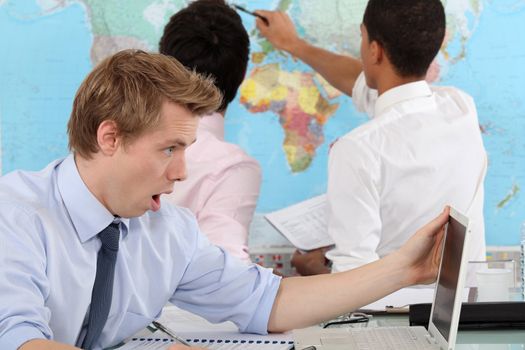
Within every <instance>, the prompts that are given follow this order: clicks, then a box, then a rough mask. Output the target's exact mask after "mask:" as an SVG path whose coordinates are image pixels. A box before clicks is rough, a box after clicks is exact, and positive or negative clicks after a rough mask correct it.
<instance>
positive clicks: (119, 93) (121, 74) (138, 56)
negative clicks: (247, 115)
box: [67, 50, 222, 159]
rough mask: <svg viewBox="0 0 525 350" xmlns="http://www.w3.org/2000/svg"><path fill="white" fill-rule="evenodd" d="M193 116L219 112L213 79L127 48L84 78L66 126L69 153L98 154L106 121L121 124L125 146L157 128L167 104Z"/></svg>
mask: <svg viewBox="0 0 525 350" xmlns="http://www.w3.org/2000/svg"><path fill="white" fill-rule="evenodd" d="M166 100H167V101H170V102H174V103H176V104H179V105H181V106H183V107H185V108H187V109H188V110H189V111H190V112H191V113H193V114H194V115H203V114H207V113H211V112H213V111H215V110H217V109H218V108H219V106H220V105H221V101H222V97H221V94H220V92H219V90H218V89H217V88H216V87H215V85H214V84H213V80H211V79H210V78H206V77H203V76H201V75H199V74H197V73H195V72H191V71H188V70H187V69H186V68H185V67H184V66H183V65H182V64H181V63H179V61H177V60H176V59H175V58H173V57H168V56H164V55H161V54H154V53H147V52H144V51H140V50H124V51H120V52H118V53H116V54H115V55H113V56H111V57H108V58H106V59H105V60H103V61H102V62H101V63H100V64H99V65H97V66H96V67H95V69H93V71H92V72H91V73H90V74H89V75H88V76H87V77H86V79H84V81H83V82H82V84H81V85H80V88H79V89H78V91H77V94H76V96H75V101H74V103H73V111H72V112H71V117H70V119H69V122H68V124H67V131H68V135H69V149H70V150H71V151H74V152H77V153H78V154H80V155H81V156H82V157H84V158H87V159H89V158H91V156H92V154H93V153H96V152H98V150H99V148H98V143H97V130H98V127H99V125H100V123H102V122H103V121H105V120H112V121H114V122H115V123H116V124H117V128H118V133H119V135H120V136H122V137H123V141H124V143H127V142H129V141H131V140H133V139H134V138H136V137H137V136H139V135H140V134H141V133H143V132H144V131H146V130H148V129H150V128H153V127H155V126H157V125H158V124H159V122H160V110H161V107H162V103H163V102H164V101H166Z"/></svg>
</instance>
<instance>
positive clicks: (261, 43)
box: [0, 0, 525, 245]
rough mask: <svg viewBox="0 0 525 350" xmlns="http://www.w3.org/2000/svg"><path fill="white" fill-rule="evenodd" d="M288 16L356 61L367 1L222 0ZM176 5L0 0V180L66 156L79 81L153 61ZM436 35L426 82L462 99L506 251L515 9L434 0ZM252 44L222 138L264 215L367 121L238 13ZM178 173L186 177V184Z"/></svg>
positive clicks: (312, 183) (523, 120) (516, 116)
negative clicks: (134, 58)
mask: <svg viewBox="0 0 525 350" xmlns="http://www.w3.org/2000/svg"><path fill="white" fill-rule="evenodd" d="M234 2H235V3H236V4H239V5H242V6H244V7H246V8H248V9H250V10H256V9H268V10H275V9H278V10H281V11H285V12H287V13H288V14H289V15H290V16H291V18H292V19H293V21H294V23H295V25H296V27H297V30H298V32H299V34H300V35H301V36H302V37H304V38H305V39H306V40H308V41H309V42H311V43H313V44H315V45H317V46H321V47H324V48H326V49H328V50H331V51H334V52H339V53H345V54H350V55H353V56H357V55H358V52H359V44H360V34H359V25H360V23H361V20H362V15H363V12H364V9H365V6H366V3H367V1H366V0H330V1H309V0H280V1H271V0H250V1H247V0H245V1H234ZM186 3H187V2H186V1H184V0H140V1H130V2H121V1H116V0H111V1H110V0H28V1H10V0H0V33H2V35H0V48H1V54H0V77H1V78H0V79H1V82H2V83H1V84H0V154H1V157H0V172H1V173H4V174H5V173H7V172H9V171H12V170H15V169H27V170H38V169H41V168H42V167H43V166H45V165H46V164H47V163H48V162H50V161H51V160H53V159H55V158H58V157H63V156H64V155H66V154H67V152H68V151H67V135H66V123H67V120H68V118H69V113H70V111H71V105H72V101H73V98H74V94H75V92H76V90H77V88H78V86H79V85H80V82H81V81H82V79H83V78H84V77H85V76H86V74H87V73H88V72H89V71H90V70H91V69H92V67H93V66H94V65H95V64H97V63H98V62H100V61H101V60H102V59H103V58H105V57H107V56H108V55H111V54H112V53H114V52H117V51H119V50H121V49H125V48H139V49H143V50H148V51H156V50H157V45H158V41H159V38H160V36H161V34H162V30H163V27H164V25H165V23H166V22H167V21H168V20H169V18H170V17H171V15H172V14H173V13H174V12H176V11H178V10H179V9H181V8H182V7H184V6H185V5H186ZM443 4H444V5H445V9H446V13H447V35H446V39H445V42H444V44H443V47H442V49H441V51H440V53H439V54H438V56H437V57H436V59H435V61H434V63H433V64H432V66H431V69H430V70H429V72H428V74H427V80H428V81H430V82H432V83H434V84H439V85H454V86H457V87H459V88H461V89H462V90H464V91H466V92H467V93H469V94H470V95H472V96H473V97H474V100H475V101H476V104H477V107H478V113H479V121H480V128H481V130H482V133H483V138H484V143H485V147H486V149H487V151H488V154H489V170H488V174H487V179H486V182H485V188H486V193H485V220H486V235H487V242H488V244H490V245H511V244H517V243H518V239H519V227H520V225H521V223H522V222H523V221H525V196H524V195H523V186H524V183H525V138H524V136H525V104H524V102H523V98H522V93H521V90H522V85H523V82H524V81H525V68H524V67H523V62H524V58H525V41H524V40H518V39H517V36H519V35H521V34H520V33H524V32H525V0H446V1H445V0H444V1H443ZM241 17H242V18H243V22H244V24H245V27H246V28H247V30H248V32H249V33H250V39H251V60H250V64H249V67H248V73H247V76H246V79H245V82H244V83H243V85H242V86H241V88H240V91H239V94H238V96H237V98H236V100H235V101H234V102H233V103H232V104H231V105H230V107H229V108H228V111H227V114H226V138H227V140H228V141H230V142H233V143H237V144H239V145H240V146H241V147H242V148H244V149H245V150H246V151H247V152H248V153H249V154H250V155H252V156H254V157H255V158H256V159H257V160H258V161H259V162H260V164H261V166H262V169H263V184H262V189H261V196H260V200H259V204H258V207H257V212H258V213H265V212H269V211H273V210H276V209H280V208H282V207H285V206H288V205H291V204H294V203H296V202H298V201H301V200H304V199H307V198H310V197H313V196H315V195H318V194H321V193H323V192H324V191H325V190H326V167H327V159H328V151H329V147H330V144H331V143H333V142H334V141H335V140H337V138H338V137H340V136H342V135H344V134H345V133H347V132H349V131H350V130H352V129H353V128H355V127H356V126H358V125H360V124H362V123H364V122H366V120H367V117H366V115H363V114H360V113H358V112H356V110H355V109H354V107H353V105H352V101H351V99H350V98H348V97H347V96H344V95H343V94H341V93H340V92H339V91H337V90H336V89H334V88H333V87H331V86H330V85H329V84H328V83H327V82H326V81H324V79H322V77H321V76H319V75H318V74H317V73H316V72H314V71H313V70H312V69H311V68H309V67H308V66H306V65H305V64H303V63H301V62H300V61H297V60H295V59H294V58H293V57H291V56H289V55H287V54H285V53H283V52H280V51H278V50H275V49H274V48H273V47H272V45H271V44H270V43H269V42H267V41H266V40H265V39H264V38H262V37H260V36H259V35H258V32H257V30H256V29H255V22H254V19H253V17H251V16H249V15H246V14H243V13H241ZM190 176H191V174H190Z"/></svg>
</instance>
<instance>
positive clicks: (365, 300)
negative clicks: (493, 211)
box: [268, 208, 448, 332]
mask: <svg viewBox="0 0 525 350" xmlns="http://www.w3.org/2000/svg"><path fill="white" fill-rule="evenodd" d="M447 220H448V208H447V209H445V210H444V211H443V212H442V213H441V214H440V215H439V216H438V217H437V218H435V219H434V220H433V221H431V222H430V223H428V224H427V225H425V226H424V227H423V228H421V229H420V230H419V231H418V232H417V233H416V234H415V235H414V236H412V238H410V239H409V240H408V241H407V243H405V244H404V245H403V246H402V247H401V248H400V249H399V250H398V251H396V252H394V253H392V254H390V255H389V256H387V257H385V258H383V259H381V260H378V261H375V262H373V263H371V264H367V265H364V266H362V267H360V268H357V269H354V270H350V271H346V272H341V273H334V274H329V275H317V276H310V277H292V278H287V279H284V280H283V281H282V282H281V286H280V287H279V291H278V294H277V297H276V299H275V302H274V304H273V308H272V312H271V314H270V320H269V322H268V330H269V331H271V332H282V331H287V330H290V329H294V328H301V327H306V326H310V325H312V324H316V323H319V322H322V321H324V320H327V319H330V318H333V317H336V316H338V315H341V314H343V313H345V312H349V311H352V310H355V309H357V308H359V307H361V306H363V305H366V304H369V303H371V302H373V301H375V300H378V299H380V298H382V297H384V296H385V295H388V294H390V293H392V292H394V291H396V290H398V289H400V288H403V287H406V286H409V285H412V284H420V283H431V282H432V281H434V280H435V279H436V276H437V271H438V268H439V261H440V257H441V251H442V244H443V233H444V227H445V226H444V225H445V224H446V222H447ZM327 296H329V297H327ZM304 305H309V307H308V308H305V307H304Z"/></svg>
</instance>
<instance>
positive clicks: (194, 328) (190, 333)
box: [118, 305, 293, 350]
mask: <svg viewBox="0 0 525 350" xmlns="http://www.w3.org/2000/svg"><path fill="white" fill-rule="evenodd" d="M159 321H160V322H161V323H163V324H164V325H165V326H167V327H168V328H170V329H171V330H172V331H173V332H174V333H175V334H177V335H178V336H179V337H181V338H183V339H184V340H186V341H187V342H189V343H190V344H192V345H195V346H199V347H205V348H207V349H212V350H213V349H220V350H223V349H224V350H227V349H243V350H244V349H247V350H251V349H253V350H255V349H268V350H286V349H289V348H290V347H291V346H292V345H293V336H292V334H291V333H284V334H269V335H259V334H241V333H239V331H238V329H237V326H235V325H234V324H233V323H231V322H223V323H219V324H212V323H210V322H208V321H206V320H205V319H203V318H202V317H199V316H197V315H194V314H192V313H189V312H187V311H184V310H181V309H179V308H177V307H175V306H173V305H169V306H166V307H165V308H164V309H163V312H162V316H161V317H160V319H159ZM172 344H174V342H173V340H172V339H171V338H169V337H168V336H166V335H165V334H163V333H160V332H159V331H156V332H153V333H151V331H149V330H147V329H146V330H144V331H142V332H140V333H139V334H136V335H135V336H133V337H131V338H130V339H128V340H127V342H125V344H124V345H123V346H122V347H119V348H118V350H130V349H137V350H139V349H140V350H142V349H144V350H153V349H167V348H168V346H170V345H172Z"/></svg>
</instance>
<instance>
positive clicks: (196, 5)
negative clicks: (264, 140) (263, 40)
mask: <svg viewBox="0 0 525 350" xmlns="http://www.w3.org/2000/svg"><path fill="white" fill-rule="evenodd" d="M159 51H160V53H163V54H165V55H169V56H173V57H175V58H176V59H177V60H179V61H180V62H181V63H182V64H184V65H185V66H186V67H187V68H189V69H192V70H195V71H197V72H198V73H201V74H203V75H207V76H208V75H209V76H212V77H213V79H214V82H215V86H217V88H219V90H220V91H221V93H222V95H223V102H222V104H221V106H220V107H219V110H218V111H217V112H215V113H212V114H209V115H207V116H204V117H203V118H201V121H200V123H199V128H198V130H197V141H196V142H195V143H194V144H193V145H191V147H189V148H188V152H187V154H186V157H187V166H188V173H189V174H190V176H189V178H188V180H186V181H183V182H179V183H176V184H175V187H174V191H173V193H172V194H170V195H168V196H166V199H167V200H168V201H169V202H171V203H173V204H176V205H180V206H183V207H187V208H189V209H190V210H191V211H192V212H193V213H194V214H195V216H196V217H197V220H198V222H199V227H200V229H201V230H202V232H204V233H205V234H206V236H208V239H209V240H210V241H211V242H212V243H214V244H216V245H218V246H219V247H221V248H224V249H225V250H226V251H228V252H229V253H231V254H232V255H233V256H236V257H237V258H239V259H241V260H242V261H244V262H246V263H250V262H251V260H250V256H249V252H248V229H249V227H250V223H251V221H252V218H253V213H254V211H255V206H256V205H257V198H258V197H259V190H260V186H261V179H262V174H261V167H260V166H259V163H258V162H257V160H256V159H254V158H252V157H250V156H249V155H248V154H246V152H245V151H244V150H243V149H242V148H240V147H239V146H238V145H235V144H232V143H228V142H226V141H225V140H224V116H225V114H226V110H227V108H228V105H229V103H230V102H231V101H232V100H233V99H234V98H235V95H236V94H237V90H238V88H239V85H240V84H241V83H242V81H243V79H244V75H245V73H246V67H247V65H248V54H249V51H250V40H249V38H248V33H246V29H244V26H243V24H242V21H241V18H240V17H239V15H238V14H237V12H235V11H234V10H233V9H232V8H231V7H229V6H228V5H227V4H226V3H225V2H224V1H207V0H198V1H194V2H192V3H191V4H189V5H188V6H187V7H186V8H184V9H182V10H180V11H179V12H177V13H175V14H174V15H173V16H172V17H171V19H170V21H169V23H168V24H167V25H166V27H165V28H164V34H163V36H162V39H161V40H160V43H159Z"/></svg>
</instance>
